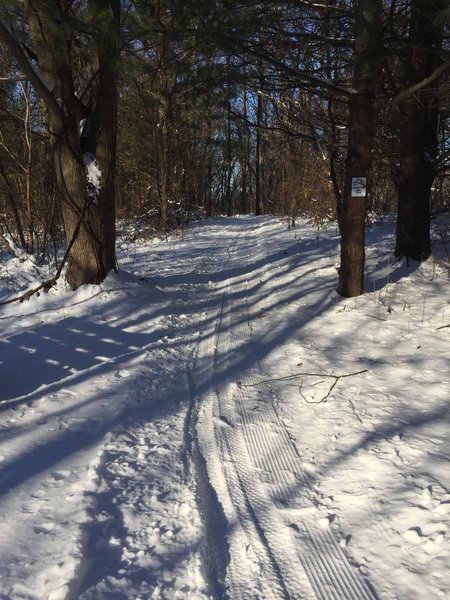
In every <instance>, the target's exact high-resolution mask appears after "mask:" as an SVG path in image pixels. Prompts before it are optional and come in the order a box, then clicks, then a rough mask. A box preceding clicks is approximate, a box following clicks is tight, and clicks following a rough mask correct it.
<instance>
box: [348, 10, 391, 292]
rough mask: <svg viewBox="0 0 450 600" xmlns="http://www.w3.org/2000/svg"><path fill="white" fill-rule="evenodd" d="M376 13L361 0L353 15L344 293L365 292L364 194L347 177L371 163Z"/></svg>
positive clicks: (361, 172)
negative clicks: (356, 193)
mask: <svg viewBox="0 0 450 600" xmlns="http://www.w3.org/2000/svg"><path fill="white" fill-rule="evenodd" d="M381 14H382V2H381V0H361V2H360V3H359V5H358V8H357V14H356V23H355V50H354V75H353V88H354V94H353V96H352V97H351V98H350V104H349V137H348V150H347V159H346V174H345V182H344V193H343V198H342V206H341V208H340V231H341V266H340V270H339V284H338V289H337V291H338V293H339V294H340V295H341V296H344V297H353V296H360V295H361V294H362V293H363V292H364V265H365V248H364V244H365V222H366V214H367V196H364V197H353V196H352V181H353V179H354V178H356V177H364V178H366V181H367V180H368V177H369V171H370V166H371V150H372V140H373V134H374V126H375V125H374V123H375V114H376V113H375V92H376V84H377V78H378V66H379V50H380V48H379V45H380V44H379V38H380V18H381ZM366 189H367V188H366Z"/></svg>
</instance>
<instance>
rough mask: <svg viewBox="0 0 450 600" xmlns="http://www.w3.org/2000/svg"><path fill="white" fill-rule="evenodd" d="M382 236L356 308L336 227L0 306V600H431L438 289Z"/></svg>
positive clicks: (2, 280) (442, 320)
mask: <svg viewBox="0 0 450 600" xmlns="http://www.w3.org/2000/svg"><path fill="white" fill-rule="evenodd" d="M391 232H392V227H391V225H390V223H389V222H387V223H386V224H384V225H382V226H380V227H376V228H373V229H369V231H368V249H367V257H368V262H367V265H368V268H367V272H368V278H367V279H368V281H367V287H368V288H370V290H371V291H369V292H368V293H367V294H366V295H365V296H362V297H360V298H356V299H349V300H345V299H342V298H339V297H338V296H337V295H336V293H335V285H336V269H335V263H336V259H337V257H338V236H337V231H336V227H335V226H333V225H330V226H329V227H327V228H326V229H322V230H317V229H316V228H314V226H313V225H312V224H306V223H302V224H300V225H299V226H298V228H296V229H291V230H288V229H287V227H286V223H283V222H281V221H278V220H277V219H273V218H271V217H261V218H252V217H242V218H233V219H215V220H210V221H207V222H204V223H199V224H197V225H195V226H194V227H193V228H192V229H190V230H189V231H188V232H186V233H183V234H182V235H179V234H178V235H177V234H175V235H174V236H173V237H171V238H169V239H168V240H159V241H158V240H154V241H151V240H144V239H138V240H137V241H133V240H132V239H131V238H132V237H134V236H135V235H136V233H135V232H134V233H133V236H131V234H125V235H123V236H122V237H121V238H120V239H119V242H118V254H119V262H120V266H121V271H120V272H119V273H118V274H111V275H110V276H109V277H108V278H107V280H106V281H105V282H104V283H103V284H102V285H101V286H86V287H84V288H81V289H79V290H77V291H76V292H72V291H70V290H68V289H66V288H65V287H64V285H63V282H59V283H58V287H57V288H56V289H52V290H50V291H49V292H48V293H46V294H42V295H41V296H39V297H34V298H33V300H32V301H30V302H27V303H23V304H10V305H7V306H6V307H3V308H2V309H1V313H0V324H1V327H2V338H1V340H0V414H1V422H0V469H1V472H0V521H1V525H0V598H1V599H2V600H16V599H17V600H75V599H80V600H129V599H136V600H138V599H140V600H147V599H152V600H158V599H160V600H184V599H191V600H207V599H210V598H211V597H212V598H215V599H217V600H225V599H226V600H234V599H237V600H242V599H248V600H266V598H267V599H274V600H278V599H281V600H284V599H295V598H302V599H305V600H316V599H317V600H341V599H352V600H359V599H361V600H369V599H373V600H374V599H375V598H379V600H404V599H405V600H406V599H407V600H425V599H427V600H428V598H433V599H434V598H436V599H437V600H444V599H446V598H447V596H448V589H449V588H450V570H449V569H448V564H449V560H450V542H449V538H450V469H449V468H448V465H449V462H450V450H449V448H450V444H449V440H450V419H449V417H450V406H449V393H448V390H449V386H450V381H449V374H450V360H449V357H450V343H449V333H450V330H449V328H448V327H447V325H448V323H449V314H450V309H449V305H448V298H449V297H450V281H449V278H448V269H447V268H445V267H443V266H441V264H440V262H439V260H438V259H437V258H436V259H435V258H432V259H430V261H427V262H426V263H424V264H423V265H420V266H419V265H412V268H410V269H406V268H405V267H403V266H402V265H400V264H396V263H393V262H392V261H391V259H390V257H391V249H392V245H393V242H392V233H391ZM125 233H126V232H125ZM437 237H438V238H439V237H440V236H437ZM37 270H38V268H37V266H36V265H35V264H34V263H33V262H32V260H31V259H22V260H20V261H16V262H15V259H11V260H10V261H8V262H7V263H6V264H5V265H3V264H2V263H0V297H3V298H5V297H7V296H8V294H9V295H14V291H13V289H11V288H13V287H14V285H17V286H18V287H20V289H22V290H23V287H26V286H27V285H31V286H33V280H34V278H35V277H36V272H37ZM44 276H45V274H44Z"/></svg>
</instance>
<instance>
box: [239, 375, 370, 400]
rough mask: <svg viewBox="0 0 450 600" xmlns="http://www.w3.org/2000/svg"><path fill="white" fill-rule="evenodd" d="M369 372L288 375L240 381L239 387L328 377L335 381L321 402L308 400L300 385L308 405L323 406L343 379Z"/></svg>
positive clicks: (301, 385) (301, 394)
mask: <svg viewBox="0 0 450 600" xmlns="http://www.w3.org/2000/svg"><path fill="white" fill-rule="evenodd" d="M367 371H368V369H363V370H362V371H356V373H344V374H343V375H330V374H327V373H295V375H286V376H285V377H275V378H273V379H263V380H262V381H256V382H255V383H241V382H240V381H238V382H237V384H238V386H239V387H255V386H257V385H263V384H264V383H274V382H277V381H286V380H287V379H294V378H295V377H327V378H329V379H334V381H333V383H332V384H331V386H330V389H329V390H328V392H327V393H326V394H325V396H323V398H321V399H320V400H314V401H311V400H308V399H307V398H305V396H304V394H303V392H302V387H303V382H302V383H301V384H300V386H299V388H298V391H299V392H300V396H301V397H302V398H303V400H304V401H305V402H307V403H308V404H321V403H322V402H326V401H327V399H328V398H329V396H330V394H331V392H332V391H333V389H334V388H335V387H336V384H337V382H338V381H339V380H340V379H343V378H344V377H354V376H355V375H361V374H362V373H367ZM320 383H321V382H320Z"/></svg>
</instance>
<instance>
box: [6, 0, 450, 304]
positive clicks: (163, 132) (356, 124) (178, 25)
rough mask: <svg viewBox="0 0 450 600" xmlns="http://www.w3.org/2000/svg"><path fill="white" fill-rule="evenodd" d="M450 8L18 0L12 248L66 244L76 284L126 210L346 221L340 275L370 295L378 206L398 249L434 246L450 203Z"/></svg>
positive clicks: (9, 10)
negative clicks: (368, 245) (371, 241)
mask: <svg viewBox="0 0 450 600" xmlns="http://www.w3.org/2000/svg"><path fill="white" fill-rule="evenodd" d="M449 17H450V8H449V6H448V2H447V0H355V1H351V0H336V1H335V2H327V1H326V0H324V1H323V2H316V1H313V0H304V1H303V0H293V1H290V2H283V3H281V2H270V1H267V2H248V1H243V2H235V1H229V0H218V1H213V0H201V1H200V0H197V1H189V0H188V1H185V2H179V1H178V0H167V1H166V0H159V1H156V0H155V1H139V0H136V1H132V0H130V1H128V0H123V1H120V0H53V1H49V0H28V1H27V2H18V1H14V0H12V1H4V2H3V3H2V5H1V7H0V49H1V54H0V123H1V129H0V247H2V249H3V250H7V251H10V252H11V251H16V249H17V248H19V249H22V250H25V251H26V252H29V253H33V254H35V255H36V257H38V259H39V260H45V259H48V258H49V257H50V258H51V257H55V258H56V255H57V251H58V249H59V248H60V247H61V245H62V244H63V243H67V244H68V250H67V253H66V257H65V258H66V259H67V264H68V269H67V280H68V282H69V284H70V285H71V286H72V287H73V288H76V287H78V286H79V285H82V284H84V283H99V282H100V281H102V280H103V278H104V277H105V276H106V274H107V273H108V271H110V270H111V269H113V268H114V267H115V249H114V240H115V221H116V218H120V219H126V220H129V221H132V222H135V223H136V231H139V233H142V231H143V230H146V229H147V230H148V232H149V233H151V232H153V231H155V230H158V231H168V230H169V229H171V228H174V227H177V226H179V225H181V224H183V223H185V222H186V221H187V220H189V219H190V218H191V216H192V215H193V214H197V213H198V212H201V213H203V214H205V215H215V214H226V215H230V216H231V215H233V214H238V213H244V214H246V213H254V214H256V215H258V214H262V213H264V212H267V213H275V214H282V215H286V216H288V217H289V219H290V222H291V223H292V224H295V219H296V218H297V217H298V216H302V217H305V216H306V217H307V218H309V219H312V220H313V221H314V222H315V223H317V224H320V223H322V222H323V221H326V220H331V219H337V221H338V223H339V227H340V232H341V268H340V272H339V284H338V291H339V293H340V294H341V295H343V296H355V295H358V294H360V293H362V292H363V275H364V226H365V223H366V222H367V219H368V218H380V217H382V216H383V215H385V214H392V213H397V219H398V220H397V235H396V247H395V254H396V255H397V256H405V257H407V258H411V259H414V260H425V259H426V258H428V256H429V254H430V252H431V243H430V217H431V215H433V214H436V213H440V212H446V211H448V209H449V204H450V180H449V150H450V147H449V125H450V121H449V116H450V101H449V98H450V94H449V77H448V73H449V67H450V44H449V39H450V38H449V27H448V25H449ZM360 177H362V178H363V179H366V180H367V194H366V195H364V196H358V195H355V194H354V193H353V191H352V182H353V181H354V180H355V178H360ZM443 243H444V244H445V243H446V240H445V239H443ZM393 250H394V249H393Z"/></svg>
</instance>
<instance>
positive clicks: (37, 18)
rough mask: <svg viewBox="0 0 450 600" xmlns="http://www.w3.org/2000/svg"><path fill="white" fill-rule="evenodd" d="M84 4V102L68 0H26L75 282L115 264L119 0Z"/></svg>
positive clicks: (96, 277) (95, 277) (100, 275)
mask: <svg viewBox="0 0 450 600" xmlns="http://www.w3.org/2000/svg"><path fill="white" fill-rule="evenodd" d="M89 4H90V9H91V15H92V17H91V19H92V20H91V28H92V31H94V33H93V35H92V41H93V46H92V47H91V48H90V58H91V63H90V65H89V68H88V70H89V71H90V73H91V77H92V83H91V88H90V90H89V95H90V102H89V107H85V106H83V105H82V104H81V101H80V100H79V99H78V98H77V96H76V94H75V86H74V80H73V73H72V71H71V42H70V40H68V39H67V34H66V31H65V28H64V27H61V23H65V19H66V12H65V9H66V8H67V6H66V3H65V2H63V1H62V0H59V1H58V2H55V5H54V6H53V8H52V11H50V10H49V5H48V3H47V2H45V1H43V0H35V1H34V2H28V20H29V25H30V30H31V33H32V37H33V42H34V44H35V51H36V55H37V57H38V62H39V69H40V73H41V75H42V77H43V80H44V81H45V82H46V87H47V86H50V87H47V91H45V90H43V89H42V87H41V86H40V85H39V82H35V83H37V84H38V85H37V87H38V93H39V92H40V93H41V95H42V97H43V99H44V102H45V105H46V108H47V116H48V125H49V131H50V139H51V145H52V152H53V162H54V168H55V172H56V180H57V184H58V190H59V193H60V194H61V197H62V201H63V202H62V209H63V211H62V212H63V218H64V228H65V232H66V236H67V239H68V241H69V242H70V241H71V240H72V238H73V237H74V236H76V239H75V241H74V243H73V245H72V248H71V251H70V255H69V259H68V268H67V273H66V279H67V281H68V283H69V285H70V286H71V287H72V288H73V289H76V288H77V287H79V286H80V285H83V284H87V283H90V284H98V283H100V282H101V281H103V279H104V278H105V277H106V275H107V273H108V272H109V271H110V270H112V269H114V268H115V266H116V265H115V198H114V176H115V153H116V131H117V127H116V97H117V89H116V69H117V60H118V48H119V29H120V0H90V3H89ZM66 26H67V23H66ZM31 79H33V77H31ZM32 83H33V81H32ZM35 87H36V86H35ZM49 91H50V93H51V96H50V95H49V94H48V92H49ZM83 118H84V126H83V127H81V126H80V123H81V122H82V120H83ZM95 177H98V180H96V179H95Z"/></svg>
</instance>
